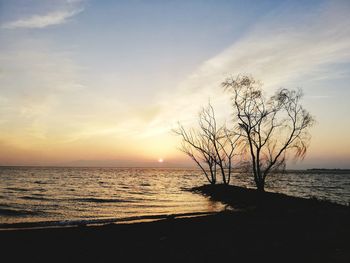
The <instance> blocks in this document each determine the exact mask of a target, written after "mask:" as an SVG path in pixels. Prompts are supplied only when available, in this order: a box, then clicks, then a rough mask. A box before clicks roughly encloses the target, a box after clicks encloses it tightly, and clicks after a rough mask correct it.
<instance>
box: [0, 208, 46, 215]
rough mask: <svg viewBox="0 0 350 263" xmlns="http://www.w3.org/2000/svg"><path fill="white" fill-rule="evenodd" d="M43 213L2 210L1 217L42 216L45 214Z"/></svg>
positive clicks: (0, 211)
mask: <svg viewBox="0 0 350 263" xmlns="http://www.w3.org/2000/svg"><path fill="white" fill-rule="evenodd" d="M43 213H44V212H42V211H32V210H17V209H11V208H0V216H29V215H31V216H32V215H40V214H43Z"/></svg>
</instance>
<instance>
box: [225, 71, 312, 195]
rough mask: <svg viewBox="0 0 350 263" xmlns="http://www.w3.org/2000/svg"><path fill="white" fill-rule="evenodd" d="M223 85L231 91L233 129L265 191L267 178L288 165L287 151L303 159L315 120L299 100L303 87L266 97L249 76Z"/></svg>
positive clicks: (260, 189) (257, 185)
mask: <svg viewBox="0 0 350 263" xmlns="http://www.w3.org/2000/svg"><path fill="white" fill-rule="evenodd" d="M222 85H223V86H224V88H225V89H226V90H227V91H229V92H230V94H232V102H233V109H234V123H235V127H234V132H235V133H237V134H239V135H240V136H241V139H242V142H243V143H245V148H246V149H247V154H248V156H250V158H249V159H250V163H251V168H252V172H253V175H254V181H255V184H256V187H257V189H258V190H259V191H264V187H265V179H266V177H267V176H268V174H270V173H271V172H272V171H276V170H279V169H284V168H285V162H286V159H287V154H288V153H292V154H293V156H294V158H296V159H298V158H304V156H305V154H306V149H307V147H308V142H309V141H310V135H309V128H310V127H311V126H312V124H313V123H314V120H313V118H312V117H311V115H310V113H309V112H308V111H306V110H305V109H304V108H303V106H302V105H301V103H300V99H301V97H302V92H301V90H297V91H294V90H288V89H280V90H278V91H277V92H276V93H275V95H273V96H271V97H270V98H266V97H265V96H264V94H263V92H262V88H261V87H262V84H261V83H260V82H259V81H256V80H254V79H253V78H252V77H250V76H238V77H237V78H235V79H233V78H229V79H226V81H225V82H223V83H222Z"/></svg>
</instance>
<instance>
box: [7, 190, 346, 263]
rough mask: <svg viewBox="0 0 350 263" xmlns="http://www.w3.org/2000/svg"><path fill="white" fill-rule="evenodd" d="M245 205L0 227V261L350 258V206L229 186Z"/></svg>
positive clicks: (221, 193) (235, 201)
mask: <svg viewBox="0 0 350 263" xmlns="http://www.w3.org/2000/svg"><path fill="white" fill-rule="evenodd" d="M194 191H196V192H200V193H202V194H206V195H209V196H211V198H213V199H216V200H221V201H223V202H225V203H227V204H231V205H232V206H234V207H240V208H242V210H241V211H235V212H229V211H227V212H222V213H219V214H217V215H211V216H204V217H196V218H186V219H166V220H161V221H157V222H150V223H138V224H128V225H118V224H110V225H105V226H96V227H71V228H54V229H53V228H51V229H37V230H16V231H0V252H1V254H0V262H330V263H332V262H350V213H349V212H350V209H349V207H346V206H340V205H334V204H330V203H326V202H319V201H317V200H306V199H299V198H293V197H286V196H284V195H279V194H270V193H266V194H264V195H259V194H256V192H255V191H251V190H247V189H243V188H238V187H233V186H232V187H224V186H220V185H219V186H215V187H210V186H204V187H200V188H196V189H194Z"/></svg>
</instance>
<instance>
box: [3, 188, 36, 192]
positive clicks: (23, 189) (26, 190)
mask: <svg viewBox="0 0 350 263" xmlns="http://www.w3.org/2000/svg"><path fill="white" fill-rule="evenodd" d="M5 189H6V190H11V191H20V192H28V191H29V190H30V189H26V188H17V187H7V188H5Z"/></svg>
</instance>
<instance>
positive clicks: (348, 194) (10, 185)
mask: <svg viewBox="0 0 350 263" xmlns="http://www.w3.org/2000/svg"><path fill="white" fill-rule="evenodd" d="M206 183H207V182H206V179H205V177H204V176H203V174H202V172H201V171H200V170H196V169H180V168H92V167H86V168H76V167H74V168H72V167H70V168H66V167H0V229H6V228H9V227H17V226H18V227H23V226H31V227H33V226H34V227H35V226H62V225H67V226H69V225H77V224H99V223H108V222H111V223H112V222H129V221H130V222H134V221H138V220H140V221H142V219H143V220H156V219H158V218H162V217H169V216H173V215H182V216H186V215H188V216H193V215H199V214H205V213H214V212H218V211H222V210H224V209H235V208H232V207H230V208H228V207H227V206H226V205H224V204H222V203H220V202H216V201H212V200H210V199H209V198H208V197H205V196H202V195H200V194H196V193H192V192H190V191H189V189H190V188H192V187H195V186H200V185H203V184H206ZM231 184H233V185H238V186H242V187H247V188H254V183H253V180H252V178H251V176H249V175H247V174H244V173H234V174H233V176H232V181H231ZM266 190H268V191H272V192H279V193H284V194H287V195H291V196H297V197H304V198H317V199H322V200H329V201H331V202H334V203H339V204H344V205H349V203H350V171H347V172H344V171H337V170H334V171H319V172H318V171H287V172H284V173H282V174H272V175H271V176H270V177H268V179H267V186H266Z"/></svg>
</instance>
